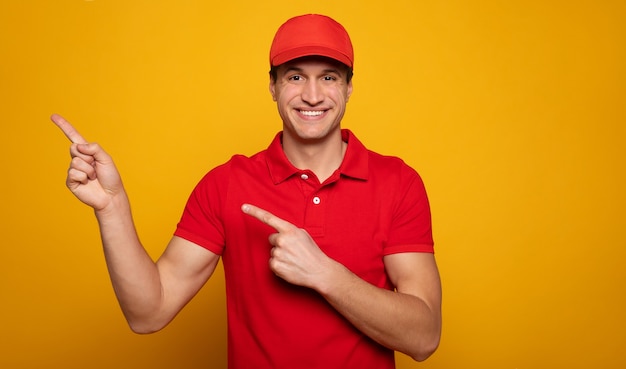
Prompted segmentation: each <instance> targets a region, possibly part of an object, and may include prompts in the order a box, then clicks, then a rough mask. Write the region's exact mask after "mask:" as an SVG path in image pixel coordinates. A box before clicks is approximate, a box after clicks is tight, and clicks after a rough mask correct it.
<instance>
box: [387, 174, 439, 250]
mask: <svg viewBox="0 0 626 369" xmlns="http://www.w3.org/2000/svg"><path fill="white" fill-rule="evenodd" d="M399 177H400V182H399V186H398V188H399V191H398V192H397V198H396V206H395V210H394V213H393V218H392V225H391V229H390V232H389V238H388V242H387V247H385V250H384V254H385V255H389V254H396V253H402V252H426V253H434V242H433V235H432V222H431V214H430V204H429V202H428V196H427V194H426V188H425V186H424V182H423V181H422V179H421V177H420V176H419V174H418V173H417V172H416V171H415V170H414V169H413V168H411V167H409V166H408V165H406V164H404V165H403V166H402V167H401V168H400V176H399Z"/></svg>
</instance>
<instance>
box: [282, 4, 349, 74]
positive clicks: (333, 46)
mask: <svg viewBox="0 0 626 369" xmlns="http://www.w3.org/2000/svg"><path fill="white" fill-rule="evenodd" d="M312 55H319V56H326V57H328V58H331V59H335V60H338V61H340V62H342V63H343V64H345V65H347V66H348V67H350V68H351V69H352V68H353V67H354V50H353V48H352V42H351V41H350V36H349V35H348V32H346V30H345V28H343V26H342V25H341V24H339V23H337V22H336V21H335V20H334V19H332V18H330V17H327V16H325V15H320V14H305V15H300V16H297V17H293V18H291V19H289V20H287V21H286V22H285V23H283V25H281V26H280V28H278V31H276V34H275V35H274V40H273V41H272V46H271V47H270V65H271V66H278V65H280V64H283V63H286V62H288V61H290V60H293V59H297V58H301V57H304V56H312Z"/></svg>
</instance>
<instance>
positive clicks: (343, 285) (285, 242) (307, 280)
mask: <svg viewBox="0 0 626 369" xmlns="http://www.w3.org/2000/svg"><path fill="white" fill-rule="evenodd" d="M242 210H243V211H244V212H245V213H246V214H249V215H251V216H253V217H255V218H257V219H258V220H260V221H262V222H263V223H265V224H267V225H269V226H271V227H272V228H274V229H275V230H276V231H277V233H275V234H272V235H271V236H270V239H269V242H270V243H271V244H272V246H273V247H272V250H271V254H270V261H269V265H270V268H271V269H272V271H273V272H274V273H275V274H276V275H277V276H279V277H281V278H283V279H284V280H286V281H287V282H289V283H292V284H296V285H300V286H305V287H309V288H312V289H314V290H316V291H317V292H318V293H320V294H321V295H322V296H323V297H324V298H325V299H326V300H327V301H328V302H329V303H330V304H331V305H332V306H333V307H334V308H335V309H336V310H337V311H338V312H339V313H340V314H342V315H343V316H344V317H346V319H348V320H349V321H350V322H351V323H352V324H353V325H354V326H355V327H356V328H358V329H359V330H360V331H362V332H363V333H364V334H366V335H367V336H369V337H370V338H372V339H373V340H375V341H377V342H378V343H380V344H381V345H383V346H386V347H388V348H390V349H393V350H397V351H400V352H403V353H405V354H407V355H409V356H411V357H412V358H413V359H415V360H418V361H422V360H425V359H427V358H428V357H429V356H430V355H431V354H432V353H433V352H434V351H435V349H436V348H437V346H438V345H439V337H440V334H441V283H440V279H439V272H438V270H437V265H436V262H435V258H434V255H433V254H430V253H399V254H392V255H388V256H385V258H384V263H385V269H386V271H387V274H388V275H389V278H390V279H391V282H392V283H393V285H394V286H395V287H396V291H389V290H386V289H382V288H379V287H376V286H374V285H372V284H370V283H368V282H366V281H364V280H363V279H361V278H359V277H358V276H357V275H356V274H354V273H352V272H351V271H350V270H349V269H348V268H346V267H345V266H343V265H342V264H341V263H339V262H337V261H335V260H333V259H331V258H330V257H328V256H327V255H326V254H324V253H323V252H322V250H320V248H319V247H318V246H317V245H316V244H315V242H314V241H313V239H312V238H311V237H310V236H309V234H308V233H307V232H306V231H305V230H303V229H301V228H298V227H296V226H295V225H293V224H291V223H289V222H287V221H285V220H283V219H280V218H278V217H276V216H275V215H273V214H271V213H269V212H267V211H265V210H263V209H260V208H258V207H255V206H252V205H248V204H245V205H243V207H242Z"/></svg>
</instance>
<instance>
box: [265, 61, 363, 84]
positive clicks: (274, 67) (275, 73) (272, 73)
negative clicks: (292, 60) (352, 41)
mask: <svg viewBox="0 0 626 369" xmlns="http://www.w3.org/2000/svg"><path fill="white" fill-rule="evenodd" d="M343 65H344V66H345V67H346V82H347V83H350V81H351V80H352V76H353V75H354V72H353V71H352V68H350V67H348V66H347V65H345V64H343ZM278 67H279V65H272V67H271V68H270V78H271V79H272V81H274V82H275V81H276V79H277V78H278Z"/></svg>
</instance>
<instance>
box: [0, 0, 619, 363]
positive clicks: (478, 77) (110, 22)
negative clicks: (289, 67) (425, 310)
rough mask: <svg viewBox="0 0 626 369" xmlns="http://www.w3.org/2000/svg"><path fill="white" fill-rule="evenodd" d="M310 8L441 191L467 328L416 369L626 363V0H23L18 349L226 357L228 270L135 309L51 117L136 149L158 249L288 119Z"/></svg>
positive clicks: (12, 95) (364, 127)
mask: <svg viewBox="0 0 626 369" xmlns="http://www.w3.org/2000/svg"><path fill="white" fill-rule="evenodd" d="M307 12H319V13H326V14H328V15H330V16H332V17H334V18H336V19H337V20H339V21H340V22H342V23H343V24H344V25H345V26H346V28H347V29H348V30H349V31H350V33H351V35H352V38H353V42H354V46H355V49H356V64H355V79H354V94H353V96H352V98H351V101H350V103H349V104H348V113H347V116H346V117H345V120H344V126H345V127H348V128H351V129H352V130H353V131H354V132H355V133H356V134H357V135H358V136H359V138H360V139H361V140H362V141H364V142H365V143H366V144H367V145H368V146H369V147H370V148H371V149H374V150H376V151H379V152H381V153H385V154H393V155H398V156H401V157H402V158H404V159H405V160H406V161H407V162H408V163H409V164H411V165H412V166H414V167H415V168H416V169H417V170H418V171H419V172H420V173H421V174H422V176H423V178H424V180H425V182H426V185H427V188H428V190H429V195H430V199H431V202H432V210H433V220H434V233H435V234H434V235H435V238H436V243H437V244H436V250H437V258H438V262H439V265H440V269H441V274H442V280H443V286H444V330H443V337H442V342H441V346H440V349H439V350H438V351H437V352H436V354H435V355H434V356H433V357H432V358H431V359H429V360H428V361H427V362H425V363H423V364H419V363H414V362H412V361H410V360H409V359H408V358H407V357H405V356H404V355H401V354H399V355H398V368H418V367H419V368H463V369H469V368H476V369H483V368H494V369H496V368H497V369H503V368H510V369H516V368H519V369H522V368H568V369H572V368H623V367H625V366H626V355H625V354H624V347H625V346H626V333H625V332H626V318H625V317H624V314H625V311H626V301H625V300H626V296H625V292H626V291H625V282H626V267H625V266H624V261H625V260H626V236H625V235H624V231H625V230H626V216H625V210H624V209H625V206H626V196H625V185H624V180H625V178H626V176H625V174H624V171H625V169H626V166H625V165H624V159H625V158H626V155H625V154H626V152H625V149H624V142H625V141H626V128H625V122H626V108H625V105H626V104H625V98H626V88H625V84H626V78H625V77H626V76H625V71H624V70H625V68H624V67H625V65H626V52H625V51H626V43H625V41H626V37H625V35H626V26H625V22H624V20H625V19H626V17H625V16H626V4H625V3H624V1H618V0H616V1H523V0H511V1H496V0H493V1H451V0H444V1H408V0H407V1H357V0H353V1H316V2H310V1H309V2H305V1H295V0H289V1H286V0H278V1H271V2H262V1H225V2H213V1H147V0H146V1H135V0H129V1H122V0H118V1H104V0H93V1H82V0H80V1H79V0H50V1H28V0H24V1H18V0H15V1H10V0H7V1H3V2H2V3H1V5H0V53H1V56H2V58H1V60H0V104H1V106H2V110H1V113H2V115H1V118H2V133H1V134H0V137H1V138H0V140H1V143H0V158H1V160H2V163H1V164H2V167H1V168H2V180H1V181H0V190H1V194H2V195H1V196H2V205H1V208H0V209H1V210H0V217H1V219H0V226H1V227H2V229H1V230H2V237H3V242H2V246H1V247H2V249H1V253H0V296H1V297H0V298H1V301H0V312H1V315H0V316H1V319H2V324H1V329H0V367H2V368H222V367H224V366H225V357H226V344H225V335H226V331H225V315H224V314H225V308H224V297H223V293H224V291H223V278H222V275H221V270H220V271H218V272H217V273H216V275H215V276H214V278H213V279H212V280H211V281H210V282H209V283H208V285H207V286H206V287H205V288H204V289H203V290H202V291H201V292H200V294H199V295H198V296H197V298H196V299H195V300H194V301H193V302H192V303H191V304H190V305H189V306H187V307H186V308H185V310H184V311H183V312H182V313H181V314H180V315H179V317H178V318H177V319H176V320H175V321H174V322H173V323H172V324H171V325H170V326H169V327H167V328H166V329H165V330H163V331H162V332H160V333H157V334H154V335H149V336H139V335H134V334H132V333H131V332H130V330H129V329H128V328H127V326H126V324H125V322H124V320H123V318H122V315H121V313H120V311H119V309H118V307H117V304H116V301H115V298H114V295H113V293H112V289H111V287H110V285H109V280H108V276H107V273H106V269H105V265H104V262H103V257H102V252H101V249H100V245H99V236H98V231H97V227H96V223H95V220H94V217H93V214H92V212H91V210H90V209H88V208H86V207H85V206H83V205H82V204H81V203H79V202H78V201H77V200H75V199H74V198H73V196H72V195H71V194H70V193H69V191H67V190H66V188H65V187H64V181H65V171H66V168H67V166H68V164H69V155H68V147H69V145H68V142H67V140H66V139H65V137H64V136H63V135H62V133H61V132H60V131H58V130H57V128H56V127H54V126H53V124H52V123H50V122H49V120H48V117H49V115H50V114H52V113H55V112H56V113H60V114H63V115H65V116H66V117H67V118H68V119H69V120H70V121H71V122H73V123H74V124H75V125H76V126H77V128H78V129H79V130H80V131H81V132H82V133H83V135H84V136H85V137H87V138H88V139H91V140H94V141H98V142H99V143H100V144H102V145H103V146H104V147H105V148H106V149H107V150H108V151H109V152H110V153H111V154H112V155H113V156H114V158H116V160H117V164H118V167H119V169H120V170H121V172H122V174H123V178H124V180H125V184H126V187H127V190H128V192H129V193H130V196H131V200H132V205H133V209H134V215H135V220H136V223H137V227H138V229H139V232H140V235H141V238H142V240H143V242H144V243H145V245H146V247H147V248H148V250H149V252H150V254H151V255H153V256H154V257H157V256H158V255H159V254H160V253H161V251H162V250H163V248H164V246H165V244H166V242H167V241H168V240H169V238H170V236H171V234H172V232H173V230H174V227H175V224H176V222H177V221H178V217H179V215H180V213H181V210H182V207H183V205H184V202H185V200H186V198H187V196H188V194H189V192H190V191H191V189H192V187H193V186H194V185H195V183H196V182H197V181H198V180H199V178H200V177H201V176H202V175H203V174H204V173H205V172H206V171H207V170H209V169H210V168H212V167H213V166H215V165H217V164H219V163H222V162H224V161H225V160H227V159H228V158H229V157H230V156H231V155H232V154H233V153H244V154H252V153H254V152H256V151H258V150H260V149H263V148H265V147H266V146H267V144H268V143H269V141H270V140H271V138H272V137H273V135H274V134H275V132H276V131H278V130H279V129H280V122H279V120H278V115H277V113H276V108H275V106H274V104H273V103H272V101H271V98H270V95H269V93H268V91H267V84H268V76H267V71H268V61H267V59H268V50H269V44H270V41H271V38H272V36H273V33H274V31H275V30H276V28H277V27H278V26H279V25H280V24H281V23H282V22H283V21H284V20H286V19H287V18H288V17H291V16H293V15H297V14H301V13H307ZM303 334H305V333H304V332H303ZM294 367H296V366H294Z"/></svg>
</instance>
